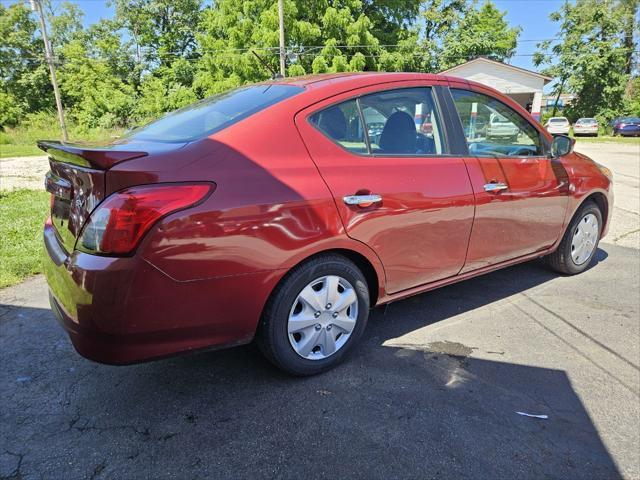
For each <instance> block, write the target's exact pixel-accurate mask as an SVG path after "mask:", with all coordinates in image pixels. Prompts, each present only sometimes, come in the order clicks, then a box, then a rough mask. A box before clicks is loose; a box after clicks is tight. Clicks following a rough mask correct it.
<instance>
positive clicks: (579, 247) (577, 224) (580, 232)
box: [545, 201, 602, 275]
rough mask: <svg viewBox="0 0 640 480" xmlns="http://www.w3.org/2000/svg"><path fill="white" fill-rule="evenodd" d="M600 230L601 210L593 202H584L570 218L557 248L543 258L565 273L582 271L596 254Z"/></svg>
mask: <svg viewBox="0 0 640 480" xmlns="http://www.w3.org/2000/svg"><path fill="white" fill-rule="evenodd" d="M601 231H602V212H600V209H599V208H598V206H597V205H596V204H595V203H594V202H592V201H588V202H585V203H584V204H583V205H582V206H581V207H580V208H579V209H578V211H577V212H576V214H575V215H574V217H573V219H572V220H571V223H570V224H569V227H568V228H567V231H566V232H565V233H564V237H562V241H561V242H560V245H559V246H558V249H557V250H556V251H555V252H553V253H552V254H550V255H547V257H546V258H545V259H546V262H547V264H548V265H549V266H550V267H551V268H553V269H554V270H556V271H558V272H560V273H564V274H567V275H575V274H577V273H581V272H583V271H584V270H586V269H587V267H588V266H589V265H590V264H591V261H592V260H593V257H594V256H595V254H596V250H597V249H598V242H599V241H600V232H601Z"/></svg>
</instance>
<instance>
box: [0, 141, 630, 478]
mask: <svg viewBox="0 0 640 480" xmlns="http://www.w3.org/2000/svg"><path fill="white" fill-rule="evenodd" d="M585 145H586V144H585ZM617 147H618V146H617V145H615V146H614V148H617ZM598 148H600V147H594V150H598ZM585 153H589V152H585ZM597 153H598V152H597V151H596V154H597ZM592 154H593V155H594V157H596V154H594V153H592ZM615 154H616V152H614V154H613V155H607V158H597V157H596V159H597V160H598V161H601V162H602V163H607V162H608V164H609V166H612V167H613V168H614V173H615V174H616V176H617V177H616V180H618V172H617V170H620V175H619V178H621V179H624V181H621V182H620V183H616V189H617V190H616V201H617V202H618V201H619V202H620V203H619V204H618V203H617V207H618V208H620V209H621V210H620V211H618V210H616V211H615V212H614V222H616V223H614V226H612V231H611V234H610V235H609V237H607V238H606V239H605V241H604V242H603V243H601V245H600V250H599V251H598V254H597V262H596V263H595V264H594V265H593V266H592V267H591V268H590V269H589V270H588V271H586V272H585V273H584V274H582V275H579V276H576V277H562V276H558V275H556V274H554V273H551V272H550V271H548V270H546V269H545V268H543V267H542V266H541V265H540V264H538V263H537V262H531V263H527V264H523V265H519V266H516V267H512V268H509V269H505V270H502V271H499V272H495V273H492V274H489V275H485V276H483V277H479V278H476V279H472V280H469V281H466V282H463V283H460V284H457V285H452V286H449V287H445V288H442V289H440V290H436V291H433V292H429V293H425V294H422V295H419V296H416V297H413V298H410V299H407V300H404V301H400V302H397V303H394V304H391V305H389V306H388V307H386V308H385V307H382V308H378V309H376V310H374V311H373V312H372V315H371V320H370V323H369V325H368V327H367V331H366V332H365V335H364V337H363V341H362V343H361V345H360V346H359V348H357V349H356V351H355V352H354V353H353V355H352V356H351V357H350V358H349V359H348V360H347V362H346V363H344V364H343V365H341V366H340V367H338V368H337V369H335V370H333V371H331V372H329V373H327V374H324V375H321V376H317V377H312V378H304V379H298V378H291V377H287V376H285V375H283V374H281V373H280V372H279V371H277V370H276V369H274V368H273V367H271V366H270V365H269V364H268V363H267V362H266V361H264V360H263V359H262V357H261V356H260V354H259V353H258V352H257V350H256V349H255V347H253V346H251V345H249V346H244V347H239V348H235V349H230V350H224V351H217V352H205V353H199V354H193V355H189V356H184V357H178V358H172V359H167V360H162V361H156V362H151V363H146V364H142V365H135V366H128V367H112V366H104V365H98V364H95V363H91V362H89V361H87V360H84V359H82V358H81V357H80V356H78V355H77V354H76V353H75V352H74V350H73V348H72V347H71V345H70V343H69V341H68V339H67V337H66V334H64V332H63V331H62V330H61V328H60V327H59V326H58V324H57V323H56V321H55V319H54V317H53V315H52V314H51V312H50V310H49V306H48V304H47V296H46V284H45V282H44V280H43V278H42V277H41V276H37V277H34V278H32V279H29V280H27V281H26V282H24V283H23V284H21V285H17V286H15V287H11V288H8V289H4V290H1V291H0V367H1V368H0V393H1V395H0V478H2V479H65V480H66V479H69V480H73V479H116V478H117V479H159V478H162V479H164V478H176V479H205V478H287V479H288V478H300V477H311V478H330V477H331V478H335V477H353V478H389V477H395V478H398V477H399V478H421V479H424V478H496V479H507V478H563V479H567V478H570V479H573V478H597V479H605V478H629V479H637V478H640V433H639V432H640V250H638V242H637V238H638V237H637V231H638V230H637V229H638V209H639V208H640V198H639V196H638V176H639V175H638V170H640V152H638V155H636V156H634V154H633V152H631V154H627V153H624V152H623V153H620V152H617V154H618V156H616V155H615ZM634 161H635V162H636V163H635V164H634V163H633V162H634ZM623 174H624V175H626V177H623ZM634 178H635V180H634ZM634 230H635V233H634ZM516 412H523V413H528V414H534V415H547V417H548V418H547V419H538V418H532V417H527V416H523V415H520V414H518V413H516Z"/></svg>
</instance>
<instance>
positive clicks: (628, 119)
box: [620, 117, 640, 123]
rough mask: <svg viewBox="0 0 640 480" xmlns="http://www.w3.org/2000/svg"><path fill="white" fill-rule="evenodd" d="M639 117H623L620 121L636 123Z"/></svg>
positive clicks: (639, 120)
mask: <svg viewBox="0 0 640 480" xmlns="http://www.w3.org/2000/svg"><path fill="white" fill-rule="evenodd" d="M638 122H640V118H638V117H624V118H621V119H620V123H638Z"/></svg>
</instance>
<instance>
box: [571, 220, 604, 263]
mask: <svg viewBox="0 0 640 480" xmlns="http://www.w3.org/2000/svg"><path fill="white" fill-rule="evenodd" d="M598 235H600V225H598V218H597V217H596V216H595V215H594V214H593V213H587V214H586V215H585V216H584V217H583V218H582V220H580V222H579V223H578V225H576V228H575V230H574V231H573V239H572V240H571V258H572V259H573V263H575V264H576V265H582V264H583V263H584V262H586V261H587V260H589V258H591V254H592V253H593V251H594V249H595V248H596V244H597V243H598Z"/></svg>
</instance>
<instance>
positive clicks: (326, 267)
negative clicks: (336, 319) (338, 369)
mask: <svg viewBox="0 0 640 480" xmlns="http://www.w3.org/2000/svg"><path fill="white" fill-rule="evenodd" d="M326 275H337V276H340V277H342V278H344V279H345V280H347V281H348V282H349V283H350V284H351V285H352V286H353V289H354V290H355V293H356V296H357V299H358V312H357V317H356V324H355V327H354V328H353V331H352V332H351V336H350V337H349V338H348V340H347V341H346V343H344V345H343V346H342V348H340V349H338V350H337V351H336V352H335V353H333V354H332V355H330V356H328V357H326V358H324V359H318V360H315V359H314V360H309V359H307V358H304V357H302V356H300V355H298V353H297V352H296V351H295V350H294V349H293V347H292V345H291V343H290V341H289V334H288V331H287V324H288V320H289V314H290V312H291V309H292V308H293V307H294V305H293V303H294V301H296V299H297V297H298V295H299V294H300V292H301V291H302V289H303V288H305V287H306V286H307V285H309V284H310V283H311V282H313V281H314V280H315V279H319V278H321V277H324V276H326ZM368 317H369V289H368V287H367V281H366V279H365V277H364V275H363V274H362V272H361V271H360V270H359V269H358V267H357V266H356V265H355V264H354V263H353V262H351V261H350V260H349V259H347V258H346V257H343V256H342V255H337V254H327V255H320V256H317V257H315V258H312V259H311V260H309V261H307V262H305V263H303V264H301V265H298V266H296V267H295V268H293V269H292V270H291V271H290V272H288V273H287V275H286V276H285V277H284V278H283V279H282V281H281V282H280V283H279V284H278V286H277V287H276V288H275V289H274V291H273V293H272V294H271V296H270V298H269V300H268V302H267V305H266V306H265V309H264V312H263V314H262V318H261V320H260V325H259V326H258V332H257V335H256V343H257V345H258V348H259V349H260V351H261V352H262V353H263V354H264V356H265V357H266V358H267V359H268V360H269V361H271V362H272V363H273V364H274V365H275V366H276V367H278V368H280V369H281V370H284V371H285V372H287V373H290V374H292V375H298V376H307V375H315V374H318V373H321V372H324V371H326V370H329V369H331V368H333V367H335V366H336V365H338V364H339V363H340V362H341V361H342V360H344V359H345V357H346V356H347V355H348V354H349V353H350V352H351V351H352V350H353V348H354V346H355V344H356V343H357V342H358V340H359V339H360V337H361V336H362V332H363V331H364V329H365V327H366V324H367V319H368Z"/></svg>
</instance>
